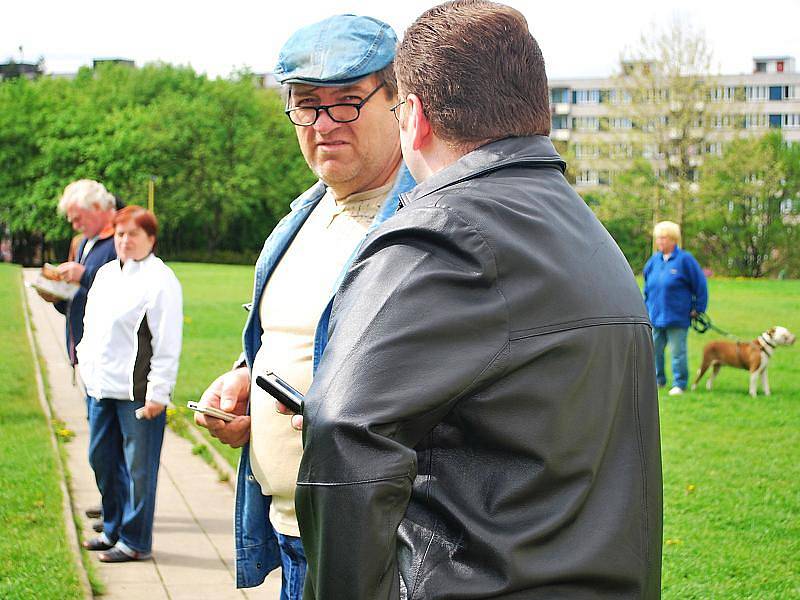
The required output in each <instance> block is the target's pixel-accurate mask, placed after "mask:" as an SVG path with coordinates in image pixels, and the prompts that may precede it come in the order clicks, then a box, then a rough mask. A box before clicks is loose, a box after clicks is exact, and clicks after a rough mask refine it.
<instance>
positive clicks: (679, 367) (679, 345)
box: [653, 327, 689, 390]
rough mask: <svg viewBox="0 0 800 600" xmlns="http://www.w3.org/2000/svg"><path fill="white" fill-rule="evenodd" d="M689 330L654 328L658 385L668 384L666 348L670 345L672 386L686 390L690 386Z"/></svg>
mask: <svg viewBox="0 0 800 600" xmlns="http://www.w3.org/2000/svg"><path fill="white" fill-rule="evenodd" d="M688 333H689V330H688V329H686V328H684V327H653V344H654V345H655V354H656V381H657V382H658V385H666V384H667V374H666V373H665V372H664V347H665V346H666V345H667V344H669V352H670V354H671V355H672V385H673V387H679V388H681V389H682V390H685V389H686V388H687V386H688V385H689V361H688V357H687V355H686V336H687V334H688Z"/></svg>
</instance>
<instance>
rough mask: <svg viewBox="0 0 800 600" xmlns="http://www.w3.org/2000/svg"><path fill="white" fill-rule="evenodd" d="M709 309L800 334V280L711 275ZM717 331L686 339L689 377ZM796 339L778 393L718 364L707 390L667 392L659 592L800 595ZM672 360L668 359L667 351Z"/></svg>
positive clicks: (728, 323) (735, 322) (781, 353)
mask: <svg viewBox="0 0 800 600" xmlns="http://www.w3.org/2000/svg"><path fill="white" fill-rule="evenodd" d="M708 313H709V315H711V317H712V319H713V321H714V323H715V324H716V325H717V326H719V327H720V328H722V329H724V330H726V331H729V332H731V333H733V334H734V335H737V336H740V337H742V338H744V339H748V340H750V339H754V338H755V337H756V336H757V335H758V334H759V333H761V332H762V331H764V330H766V329H768V328H769V327H771V326H773V325H783V326H784V327H788V328H789V330H791V331H792V332H793V333H795V334H800V282H798V281H755V280H712V281H711V282H710V303H709V308H708ZM720 337H721V336H719V335H718V334H715V333H713V332H708V333H706V334H704V335H698V334H697V333H695V332H693V331H692V332H691V334H690V337H689V372H690V380H692V379H693V377H694V375H695V372H696V370H697V367H698V366H699V363H700V359H701V355H702V348H703V346H704V345H705V343H707V342H709V341H711V340H713V339H719V338H720ZM799 346H800V345H797V344H796V345H795V346H792V347H788V348H787V347H781V348H778V349H777V351H776V352H775V353H774V355H773V358H772V359H771V360H770V365H769V379H770V387H771V388H772V396H770V397H764V396H763V395H761V390H759V396H758V397H757V398H756V399H752V398H751V397H750V396H749V395H748V394H747V390H748V386H749V375H748V373H747V372H746V371H744V370H738V369H732V368H729V367H726V368H723V369H722V371H721V372H720V374H719V377H717V379H716V381H715V382H714V391H713V392H708V391H706V389H705V387H704V385H705V378H704V379H703V381H702V382H701V384H700V386H698V390H697V391H696V392H693V393H689V394H686V395H684V396H678V397H668V396H667V395H666V394H665V393H662V395H661V436H662V447H663V463H664V540H665V545H664V578H663V582H664V584H663V591H664V595H663V597H664V598H676V599H677V598H726V599H727V598H800V559H798V557H800V525H798V517H799V516H800V468H799V467H798V458H800V454H799V453H798V451H800V347H799ZM668 360H669V358H668Z"/></svg>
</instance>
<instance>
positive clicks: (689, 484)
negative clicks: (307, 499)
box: [0, 263, 800, 600]
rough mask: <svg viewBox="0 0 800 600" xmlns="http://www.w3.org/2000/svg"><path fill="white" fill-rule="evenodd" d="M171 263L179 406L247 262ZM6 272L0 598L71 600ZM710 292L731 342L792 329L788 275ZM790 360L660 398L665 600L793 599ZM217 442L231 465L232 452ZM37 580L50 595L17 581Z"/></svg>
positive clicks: (719, 285)
mask: <svg viewBox="0 0 800 600" xmlns="http://www.w3.org/2000/svg"><path fill="white" fill-rule="evenodd" d="M171 266H172V268H173V269H174V270H175V273H176V274H177V275H178V278H179V279H180V280H181V283H182V284H183V291H184V313H185V321H186V322H185V325H184V349H183V356H182V360H181V369H180V375H179V379H178V386H177V389H176V394H175V403H176V404H177V405H178V406H185V404H186V401H187V400H193V399H197V398H198V397H199V396H200V394H201V393H202V392H203V390H204V389H205V388H206V386H207V385H208V384H209V383H210V382H211V381H212V380H213V379H214V378H215V377H216V376H217V375H218V374H220V373H222V372H224V371H225V370H227V369H229V368H230V367H231V364H232V362H233V361H234V359H235V358H236V357H237V356H238V354H239V352H240V350H241V329H242V326H243V324H244V321H245V318H246V313H245V312H244V310H243V309H242V308H241V304H242V303H243V302H248V301H249V300H250V295H251V286H252V277H253V271H252V268H251V267H240V266H220V265H200V264H189V263H172V264H171ZM17 273H18V271H17V270H16V269H13V268H10V267H2V269H0V294H2V297H0V307H2V308H0V311H3V312H2V314H3V317H2V319H0V327H2V331H3V332H4V333H5V335H4V336H2V338H1V339H0V344H3V347H2V348H0V350H4V352H3V356H4V359H3V362H2V367H0V369H2V370H1V371H0V375H2V376H3V377H2V378H0V381H2V382H3V383H2V386H3V387H4V389H5V392H6V393H5V395H4V398H6V399H10V398H17V399H19V400H20V401H18V402H16V403H13V402H8V401H6V402H3V403H2V404H0V428H1V429H2V435H0V475H1V476H2V477H1V479H2V482H3V485H2V486H0V519H1V520H2V523H3V531H2V535H0V597H2V598H6V597H9V598H17V597H26V598H27V597H31V598H32V597H43V598H44V597H59V598H70V597H78V596H79V585H78V582H77V579H76V578H75V577H74V574H72V573H71V572H70V571H69V569H68V567H67V566H66V565H67V564H68V563H69V561H68V560H67V558H66V555H65V553H66V549H65V548H64V544H65V542H64V536H63V524H62V523H61V522H60V517H61V513H60V492H59V490H58V487H57V485H56V482H55V477H56V471H55V463H54V462H53V461H54V457H53V456H52V452H51V450H50V445H49V442H48V440H47V424H46V423H45V422H44V418H43V417H42V415H41V412H40V411H39V409H38V404H37V401H36V398H35V394H34V387H33V385H34V384H33V379H32V377H28V378H25V377H19V374H20V373H30V372H31V369H32V363H31V357H30V355H29V354H28V353H21V352H19V348H26V347H27V341H26V340H25V339H24V329H23V326H22V322H21V321H20V320H19V317H18V315H19V292H18V289H17V288H16V287H15V285H16V282H17V279H15V278H17V277H18V275H17ZM710 297H711V302H710V306H709V310H708V312H709V314H710V315H711V317H712V318H713V320H714V323H715V324H717V325H718V326H720V327H722V328H723V329H726V330H728V331H731V332H732V333H734V334H736V335H739V336H742V337H743V338H746V339H752V338H754V337H755V336H756V335H758V334H759V333H761V332H762V331H763V330H765V329H767V328H769V327H771V326H773V325H783V326H785V327H788V328H789V329H790V330H791V331H793V332H794V333H795V334H800V282H799V281H752V280H720V279H714V280H712V281H711V282H710ZM718 337H719V336H718V335H716V334H714V333H713V332H709V333H706V334H705V335H702V336H701V335H698V334H696V333H694V332H692V333H691V335H690V338H689V356H690V372H692V373H693V372H694V371H695V370H696V368H697V366H698V363H699V360H700V354H701V351H702V346H703V344H704V343H706V342H708V341H710V340H712V339H716V338H718ZM799 358H800V345H797V346H795V347H790V348H779V349H778V350H777V351H776V353H775V355H774V357H773V359H772V361H771V363H770V382H771V386H772V394H773V395H772V396H771V397H769V398H765V397H764V396H762V395H759V397H758V398H757V399H755V400H753V399H751V398H750V397H749V396H748V395H747V388H748V375H747V373H746V372H745V371H741V370H734V369H730V368H726V369H723V370H722V372H721V373H720V375H719V377H718V378H717V380H716V386H715V390H714V391H713V392H707V391H706V390H705V388H703V387H701V389H700V390H698V391H697V392H694V393H688V394H686V395H684V396H680V397H668V396H666V394H663V395H662V396H661V430H662V446H663V462H664V505H665V507H664V540H665V544H664V569H663V573H664V575H663V597H664V598H665V599H675V600H678V599H681V600H682V599H685V598H697V599H706V598H724V599H728V598H742V599H743V598H758V599H760V598H781V599H782V598H793V597H795V598H800V566H799V565H800V561H798V558H797V557H798V556H800V526H799V525H798V515H800V468H799V467H798V458H799V456H800V455H799V453H798V451H800V360H798V359H799ZM186 412H188V411H186ZM21 440H24V441H22V442H21ZM20 448H24V449H25V451H24V452H20V451H19V449H20ZM221 448H222V449H223V451H224V455H225V457H226V458H227V459H228V460H229V462H230V463H231V464H233V465H235V464H236V461H237V457H238V454H239V451H237V450H231V449H227V447H224V446H221ZM6 524H8V525H6ZM56 534H57V535H56ZM54 538H55V539H54ZM28 541H30V543H28ZM43 549H44V550H43ZM56 564H57V565H59V568H58V569H53V568H52V567H53V565H56ZM12 567H13V568H12ZM45 574H46V576H45ZM45 584H46V585H52V586H53V589H58V590H59V592H58V594H57V595H48V593H47V588H41V587H30V586H39V585H45ZM64 590H66V591H64ZM70 590H72V591H70ZM37 591H38V595H37ZM26 594H27V595H26ZM70 594H73V595H72V596H71V595H70Z"/></svg>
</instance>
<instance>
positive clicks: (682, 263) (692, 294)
mask: <svg viewBox="0 0 800 600" xmlns="http://www.w3.org/2000/svg"><path fill="white" fill-rule="evenodd" d="M644 303H645V304H646V305H647V312H648V313H649V315H650V321H651V322H652V323H653V327H684V328H688V327H689V325H690V317H689V313H690V312H691V311H693V310H695V311H697V312H705V310H706V307H707V305H708V287H707V286H706V276H705V275H704V274H703V270H702V269H701V268H700V264H699V263H698V262H697V260H696V259H695V257H694V256H692V254H691V253H690V252H687V251H686V250H681V249H680V248H679V247H678V246H675V250H673V252H672V255H671V256H670V257H669V260H666V261H665V260H664V255H663V254H662V253H661V252H656V253H655V254H653V256H651V257H650V260H648V261H647V264H646V265H645V266H644Z"/></svg>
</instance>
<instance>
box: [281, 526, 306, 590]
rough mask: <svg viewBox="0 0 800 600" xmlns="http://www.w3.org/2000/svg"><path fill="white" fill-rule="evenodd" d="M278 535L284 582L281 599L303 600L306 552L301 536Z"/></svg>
mask: <svg viewBox="0 0 800 600" xmlns="http://www.w3.org/2000/svg"><path fill="white" fill-rule="evenodd" d="M275 535H277V536H278V546H279V547H280V550H281V567H282V569H281V571H282V577H283V584H282V585H281V600H303V582H304V581H305V578H306V553H305V552H304V551H303V544H302V542H301V541H300V538H299V537H294V536H291V535H283V534H282V533H278V532H277V531H276V532H275Z"/></svg>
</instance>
